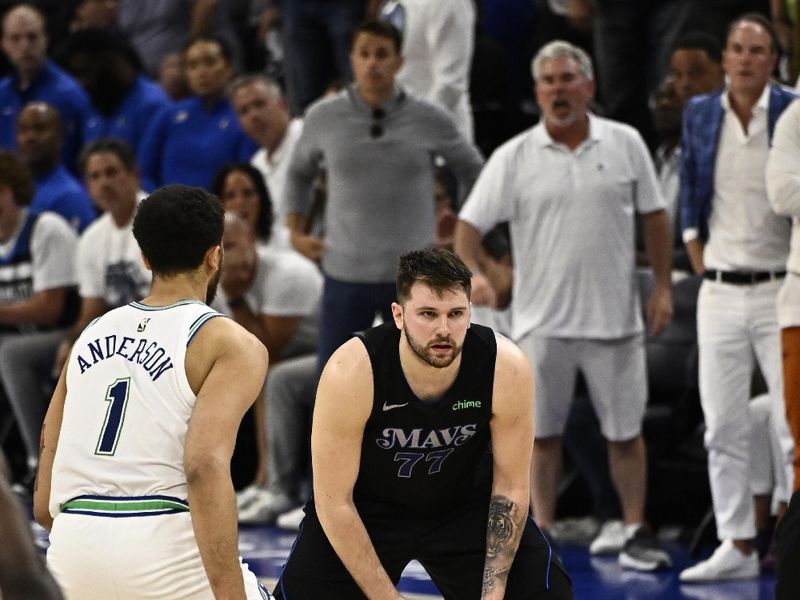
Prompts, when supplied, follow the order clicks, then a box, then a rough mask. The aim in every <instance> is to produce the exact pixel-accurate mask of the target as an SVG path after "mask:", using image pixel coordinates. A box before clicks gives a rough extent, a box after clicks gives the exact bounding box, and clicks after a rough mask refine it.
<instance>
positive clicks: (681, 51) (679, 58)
mask: <svg viewBox="0 0 800 600" xmlns="http://www.w3.org/2000/svg"><path fill="white" fill-rule="evenodd" d="M669 72H670V74H671V75H672V79H673V81H674V85H675V93H676V94H677V95H678V98H679V99H680V101H681V105H682V106H683V107H684V108H685V107H686V104H687V103H688V102H689V99H690V98H692V97H693V96H697V95H698V94H707V93H709V92H712V91H714V90H716V89H719V88H721V87H722V85H723V84H724V82H725V76H724V73H723V72H722V48H721V44H720V42H718V41H717V39H716V38H714V36H712V35H710V34H708V33H704V32H702V31H691V32H686V33H684V34H682V35H681V36H680V37H679V38H678V39H677V40H676V41H675V44H674V45H673V46H672V53H671V54H670V57H669Z"/></svg>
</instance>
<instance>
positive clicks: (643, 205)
mask: <svg viewBox="0 0 800 600" xmlns="http://www.w3.org/2000/svg"><path fill="white" fill-rule="evenodd" d="M632 133H633V135H632V137H631V151H630V155H631V166H632V167H633V169H634V176H635V178H636V198H635V201H636V212H638V213H641V214H647V213H651V212H655V211H657V210H664V209H666V207H667V204H666V202H665V200H664V196H663V194H662V193H661V188H660V187H659V185H658V179H657V178H656V170H655V167H654V166H653V159H652V158H651V157H650V153H649V152H648V150H647V146H645V143H644V140H643V139H642V136H641V135H639V133H638V132H636V131H634V132H632Z"/></svg>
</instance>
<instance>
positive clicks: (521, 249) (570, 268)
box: [455, 41, 672, 570]
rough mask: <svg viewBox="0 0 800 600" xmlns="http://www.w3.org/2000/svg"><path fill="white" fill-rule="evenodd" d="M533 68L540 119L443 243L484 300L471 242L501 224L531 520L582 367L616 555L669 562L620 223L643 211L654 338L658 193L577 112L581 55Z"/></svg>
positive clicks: (627, 154) (550, 473) (601, 130)
mask: <svg viewBox="0 0 800 600" xmlns="http://www.w3.org/2000/svg"><path fill="white" fill-rule="evenodd" d="M532 66H533V69H532V70H533V78H534V81H535V82H536V99H537V102H538V104H539V107H540V109H541V111H542V115H543V119H542V121H541V122H540V123H539V124H538V125H537V126H535V127H534V128H533V129H531V130H528V131H526V132H525V133H523V134H521V135H519V136H517V137H516V138H513V139H512V140H511V141H509V142H507V143H506V144H505V145H503V146H501V147H500V148H499V149H498V150H497V151H495V153H494V154H493V155H492V157H491V159H490V160H489V162H488V164H487V165H486V168H485V169H484V170H483V172H482V173H481V176H480V178H479V179H478V181H477V183H476V184H475V187H474V189H473V190H472V193H471V194H470V196H469V198H468V199H467V202H466V204H465V205H464V207H463V208H462V209H461V212H460V214H459V222H458V225H457V226H456V239H455V249H456V251H457V252H458V253H459V254H460V255H461V256H463V257H464V260H465V262H466V263H467V265H468V266H469V267H470V269H471V270H472V272H473V273H474V274H475V275H474V276H473V293H472V301H473V302H474V303H476V304H489V305H494V304H496V296H497V294H498V291H497V290H495V289H493V287H492V286H491V284H490V283H489V281H488V280H487V278H486V276H485V275H483V274H482V273H483V270H484V269H483V263H484V262H485V259H484V253H483V252H482V250H481V238H482V236H483V235H484V234H485V233H487V232H488V231H489V230H490V229H491V228H492V227H494V226H495V225H496V224H497V223H499V222H502V221H508V222H509V223H510V228H511V244H512V249H513V251H512V254H513V255H514V269H515V272H514V278H513V293H512V297H513V302H512V303H511V307H512V318H511V322H512V327H513V337H514V339H516V340H517V341H518V343H519V345H520V347H521V348H522V349H523V350H524V351H525V353H526V354H527V356H528V359H529V360H530V362H531V364H532V366H533V368H534V373H535V379H534V380H535V382H536V404H537V406H536V411H535V418H536V444H535V448H534V452H533V466H532V484H531V489H532V492H531V498H532V509H533V514H534V518H535V519H536V521H537V523H538V524H539V526H540V527H543V528H545V529H549V528H550V527H552V525H553V521H554V517H555V500H556V489H557V487H558V477H559V472H560V469H561V435H562V433H563V430H564V425H565V423H566V420H567V416H568V413H569V408H570V406H571V404H572V400H573V393H574V388H575V380H576V376H577V374H578V372H581V373H582V374H583V376H584V378H585V380H586V384H587V387H588V390H589V394H590V396H591V399H592V402H593V403H594V406H595V410H596V412H597V413H598V418H599V420H600V424H601V430H602V432H603V436H604V437H605V438H606V440H607V441H608V445H607V446H608V453H609V467H610V473H611V478H612V480H613V481H614V484H615V486H616V489H617V492H618V494H619V497H620V501H621V503H622V514H623V518H624V521H625V538H626V541H625V544H624V546H623V549H622V552H621V553H620V555H619V560H620V564H621V565H622V566H623V567H626V568H632V569H639V570H654V569H657V568H662V567H667V566H669V565H670V562H671V561H670V558H669V556H668V555H667V554H666V553H665V552H664V551H663V550H660V549H659V548H658V547H657V546H656V544H655V541H654V538H653V537H652V534H651V533H650V531H649V529H648V528H647V526H646V525H645V515H644V509H645V490H646V487H647V486H646V453H645V444H644V439H643V437H642V434H641V425H642V418H643V416H644V409H645V403H646V400H647V384H646V372H645V352H644V335H643V324H642V318H641V311H640V303H639V298H638V295H639V294H638V286H637V285H636V283H635V282H636V278H635V277H634V225H633V218H632V216H633V214H634V212H636V213H639V214H640V215H642V219H643V230H644V237H645V247H646V248H647V254H648V258H649V260H650V264H651V265H652V268H653V273H654V277H655V282H656V283H655V287H654V290H653V292H652V295H651V296H650V298H649V300H648V303H647V320H648V325H649V332H650V334H651V335H656V334H658V333H659V332H660V331H662V330H663V329H664V328H665V327H666V325H667V324H668V323H669V321H670V319H671V316H672V292H671V284H670V251H669V225H668V219H667V216H666V212H665V210H664V200H663V199H662V197H661V194H660V192H659V189H658V184H657V181H656V177H655V173H654V171H653V166H652V163H651V161H650V157H649V154H648V152H647V148H646V146H645V145H644V143H643V141H642V139H641V137H640V136H639V135H638V134H637V133H636V132H635V131H634V130H632V129H631V128H630V127H628V126H625V125H622V124H619V123H616V122H614V121H610V120H607V119H602V118H599V117H595V116H594V115H592V114H590V113H589V112H588V104H589V102H590V101H591V99H592V96H593V94H594V89H595V86H594V75H593V70H592V64H591V61H590V59H589V57H588V56H587V55H586V53H585V52H584V51H583V50H581V49H579V48H577V47H576V46H573V45H572V44H569V43H567V42H563V41H555V42H551V43H550V44H547V45H545V46H544V47H543V48H542V49H541V50H540V51H539V52H538V54H537V55H536V57H535V58H534V61H533V65H532ZM499 291H500V292H505V291H506V290H499Z"/></svg>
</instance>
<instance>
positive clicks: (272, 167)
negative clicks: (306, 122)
mask: <svg viewBox="0 0 800 600" xmlns="http://www.w3.org/2000/svg"><path fill="white" fill-rule="evenodd" d="M230 96H231V104H232V105H233V109H234V110H235V111H236V116H237V118H238V119H239V125H240V126H241V127H242V129H243V130H244V132H245V133H246V134H247V135H248V137H250V138H251V139H252V140H253V141H254V142H256V143H257V144H258V145H259V146H261V148H260V149H259V150H258V152H256V153H255V154H254V155H253V158H252V159H251V160H250V163H251V164H252V165H253V166H254V167H255V168H256V169H258V170H259V171H261V174H262V175H263V176H264V182H265V183H266V184H267V190H269V195H270V199H271V200H272V210H273V211H274V213H275V218H274V220H273V225H272V235H271V236H270V242H271V244H272V245H273V246H283V247H287V248H288V247H289V246H290V244H289V229H288V227H287V226H286V215H287V213H288V211H287V210H286V200H285V197H286V193H285V191H284V188H285V186H286V174H287V171H288V170H289V159H290V158H291V157H292V152H293V151H294V146H295V144H296V143H297V140H298V139H300V134H301V133H302V132H303V120H302V119H292V118H291V117H290V116H289V106H288V104H287V103H286V100H285V99H284V97H283V93H282V91H281V87H280V86H279V85H278V83H277V82H276V81H274V80H272V79H270V78H269V77H267V76H266V75H261V74H254V75H242V76H241V77H239V78H237V79H235V80H234V81H233V83H232V84H231V86H230Z"/></svg>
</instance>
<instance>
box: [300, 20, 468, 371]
mask: <svg viewBox="0 0 800 600" xmlns="http://www.w3.org/2000/svg"><path fill="white" fill-rule="evenodd" d="M400 47H401V39H400V34H399V32H398V31H397V29H396V28H395V27H394V26H392V25H390V24H388V23H385V22H380V21H367V22H365V23H363V24H362V25H360V26H359V27H358V28H357V29H356V31H355V34H354V37H353V44H352V47H351V52H350V60H351V63H352V67H353V77H354V79H355V83H354V84H353V85H350V86H348V87H347V88H345V89H344V90H343V91H342V92H340V93H339V94H337V95H336V96H334V97H332V98H325V99H323V100H320V101H319V102H317V103H316V104H314V105H313V106H312V107H310V108H309V110H308V112H307V114H306V117H305V124H304V127H303V133H302V135H301V137H300V139H299V141H298V142H297V146H296V147H295V151H294V154H293V156H292V161H291V163H290V166H289V175H288V181H287V187H286V202H287V207H288V213H289V215H288V224H289V229H290V230H291V237H292V244H293V245H294V246H295V248H297V250H299V251H300V252H302V253H303V254H305V255H306V256H308V257H309V258H311V259H312V260H319V261H320V262H321V265H322V270H323V272H324V274H325V287H324V291H323V300H322V310H321V326H320V340H319V360H320V363H319V364H320V366H322V365H324V364H325V361H327V359H328V357H329V356H330V355H331V354H332V353H333V351H334V350H335V349H336V348H337V347H338V346H339V345H340V344H342V343H343V342H345V341H346V340H347V338H348V337H349V335H350V333H351V332H353V331H359V330H362V329H366V328H367V327H369V326H370V325H372V323H373V321H374V319H375V315H376V313H380V314H381V316H382V317H383V320H384V321H389V320H391V312H390V306H391V303H392V301H393V300H394V297H395V284H394V280H395V276H396V272H397V261H398V258H399V257H400V256H401V255H402V254H404V253H405V252H408V251H410V250H412V249H416V248H424V247H432V246H434V244H435V243H436V219H435V214H434V209H433V202H432V198H433V197H434V164H433V162H434V157H435V156H437V155H439V156H441V157H443V158H444V160H445V161H446V163H447V167H448V168H449V169H450V170H451V171H452V172H453V173H454V174H455V176H456V178H457V179H458V183H459V188H460V191H461V194H462V195H463V194H466V193H467V192H468V191H469V189H470V188H471V187H472V184H473V183H474V181H475V180H476V179H477V177H478V173H479V172H480V169H481V167H482V165H483V160H482V158H481V156H480V154H479V152H478V150H477V149H476V148H475V147H474V146H473V145H471V144H470V143H469V142H468V141H467V140H466V139H465V138H464V137H463V136H462V135H461V134H460V133H459V132H458V130H457V128H456V125H455V124H454V122H453V121H452V119H451V117H450V116H449V115H448V114H447V113H445V112H444V111H443V110H442V109H440V108H438V107H436V106H434V105H433V104H429V103H427V102H425V101H422V100H419V99H417V98H415V97H414V96H412V95H410V94H408V93H406V92H405V91H403V90H402V89H401V88H399V87H398V86H397V85H396V82H395V77H396V75H397V72H398V70H399V69H400V67H401V66H402V64H403V58H402V56H401V55H400ZM323 161H324V163H325V167H326V169H327V174H328V200H327V206H326V210H325V212H326V214H325V222H324V229H325V242H324V243H323V241H322V240H321V239H319V238H317V237H313V236H309V235H307V234H306V233H305V224H306V214H307V212H308V210H309V209H310V204H311V202H310V194H309V192H310V190H311V186H312V182H313V179H314V176H315V174H316V173H317V171H318V169H319V166H320V164H321V162H323Z"/></svg>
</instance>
